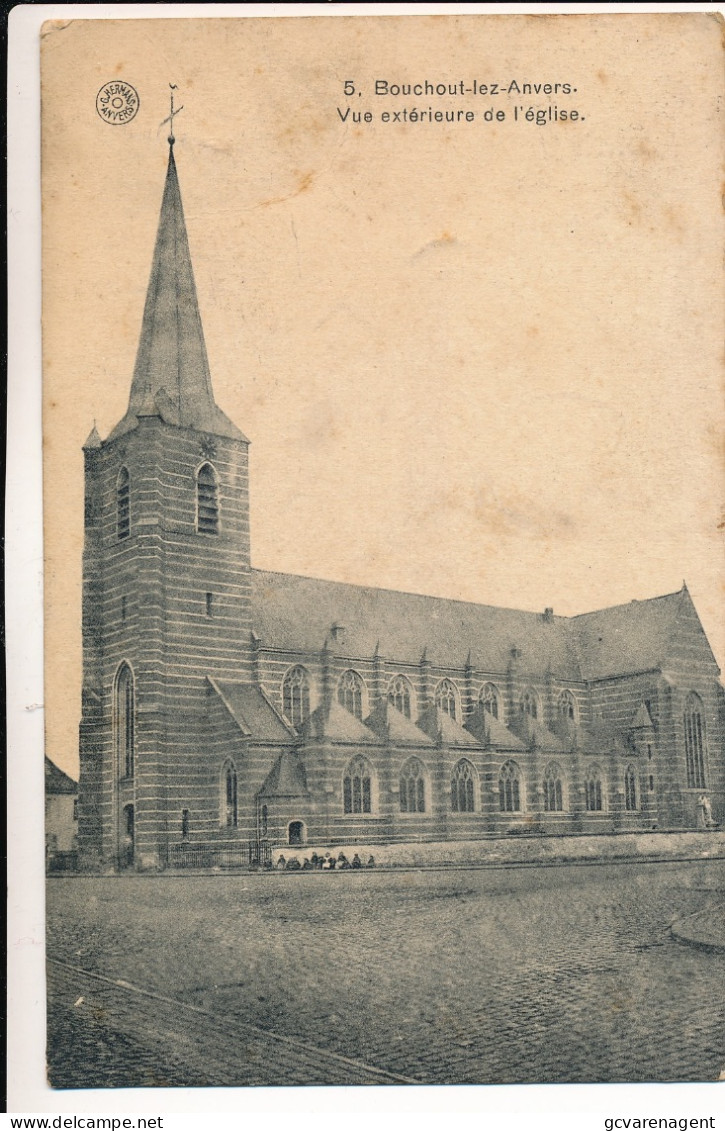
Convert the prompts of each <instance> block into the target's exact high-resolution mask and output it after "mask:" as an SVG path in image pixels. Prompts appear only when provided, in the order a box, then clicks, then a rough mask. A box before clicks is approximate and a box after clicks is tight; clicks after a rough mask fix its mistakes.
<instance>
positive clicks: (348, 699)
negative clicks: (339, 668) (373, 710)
mask: <svg viewBox="0 0 725 1131" xmlns="http://www.w3.org/2000/svg"><path fill="white" fill-rule="evenodd" d="M363 690H364V684H363V681H362V679H361V677H360V676H359V675H358V674H357V672H354V671H353V670H352V669H351V668H350V669H348V671H346V672H343V673H342V675H341V676H340V679H339V682H338V684H337V701H338V703H339V704H340V706H341V707H344V708H345V710H346V711H349V712H350V714H351V715H354V716H355V718H356V719H361V718H362V717H363Z"/></svg>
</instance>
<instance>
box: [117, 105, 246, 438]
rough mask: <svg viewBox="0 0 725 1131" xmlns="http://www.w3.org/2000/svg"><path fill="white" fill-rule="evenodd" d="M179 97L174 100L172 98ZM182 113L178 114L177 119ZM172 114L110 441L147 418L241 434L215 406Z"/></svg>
mask: <svg viewBox="0 0 725 1131" xmlns="http://www.w3.org/2000/svg"><path fill="white" fill-rule="evenodd" d="M172 98H173V94H172ZM178 112H179V111H178V110H177V111H173V102H172V114H176V113H178ZM173 124H174V123H173V116H172V118H171V131H170V136H169V139H168V140H169V165H168V170H167V173H166V184H165V186H164V196H163V200H162V202H161V216H160V219H159V228H158V233H157V236H156V246H155V248H154V257H153V262H152V266H151V278H150V280H149V286H148V291H147V294H146V305H145V307H144V314H143V323H142V326H141V338H140V341H139V346H138V353H137V355H136V365H135V368H134V373H133V381H132V384H131V396H130V398H129V403H128V411H127V412H126V415H125V417H124V418H123V420H122V421H121V422H120V424H118V425H117V426H116V428H115V429H114V431H113V432H112V433H111V438H113V437H115V436H117V435H119V434H120V433H121V432H126V431H127V430H128V429H129V428H133V427H135V424H136V419H135V418H138V417H140V416H160V417H161V418H162V419H163V420H165V421H166V423H168V424H174V425H177V426H179V427H184V428H197V429H200V430H202V431H208V432H213V433H216V434H217V435H222V436H234V437H237V438H239V437H241V436H242V433H241V432H240V431H239V429H238V428H237V427H236V426H235V425H234V424H232V422H231V421H230V420H229V419H228V417H226V416H225V415H224V413H223V412H222V411H221V409H220V408H218V407H217V405H216V403H215V401H214V393H213V391H212V386H211V376H210V373H209V362H208V359H207V354H206V345H205V343H204V331H203V329H202V325H201V316H200V314H199V304H198V301H197V297H196V284H195V283H194V272H193V269H192V266H191V255H190V254H189V241H188V239H187V235H186V224H185V222H184V210H183V207H182V204H181V192H180V190H179V179H178V176H177V172H176V162H175V160H174V140H175V139H174V135H173Z"/></svg>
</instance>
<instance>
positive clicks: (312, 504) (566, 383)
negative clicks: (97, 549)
mask: <svg viewBox="0 0 725 1131" xmlns="http://www.w3.org/2000/svg"><path fill="white" fill-rule="evenodd" d="M719 44H720V30H719V25H718V24H717V22H716V21H715V19H714V18H712V17H711V16H709V15H698V14H695V13H688V14H686V15H683V16H678V15H670V16H661V15H660V16H635V15H626V16H622V15H619V16H605V15H603V14H602V15H597V16H596V17H594V18H593V19H589V20H586V18H584V17H580V16H574V15H572V16H559V17H544V16H534V17H529V16H516V17H507V16H503V15H496V16H493V17H482V16H458V17H452V16H446V17H438V16H429V17H412V16H407V17H404V18H393V17H387V18H380V17H378V18H374V19H368V18H365V17H354V18H341V19H329V18H322V19H304V20H301V19H295V20H289V19H287V20H285V19H252V20H246V19H245V20H199V21H190V20H176V21H171V20H127V21H123V22H119V21H96V20H74V21H70V22H69V21H61V22H58V23H55V24H49V25H46V28H45V34H44V38H43V58H42V78H43V152H42V157H43V374H44V461H45V504H44V509H45V518H44V522H45V595H46V649H47V666H46V697H45V703H46V735H47V752H48V754H49V756H50V757H52V758H53V759H54V760H55V761H56V762H57V763H58V764H59V765H60V766H61V767H62V768H63V769H66V770H67V771H68V772H70V773H72V774H75V773H77V765H78V763H77V725H78V720H79V714H80V658H81V647H80V582H81V553H82V538H83V530H82V513H83V505H82V496H83V483H82V456H81V446H82V444H83V442H84V440H85V438H86V436H87V434H88V432H89V431H90V429H91V427H92V425H93V423H94V421H95V422H96V424H97V427H98V430H99V432H100V433H101V436H103V437H105V436H106V435H108V433H109V432H110V431H111V429H112V428H113V426H114V425H115V423H116V422H117V421H118V420H119V419H120V418H121V416H122V415H123V414H124V412H125V409H126V405H127V401H128V393H129V389H130V382H131V375H132V372H133V364H134V358H135V352H136V348H137V344H138V334H139V331H140V326H141V317H142V312H143V304H144V298H145V292H146V286H147V283H148V276H149V271H150V266H151V256H152V251H153V243H154V238H155V232H156V226H157V223H158V214H159V207H160V203H161V194H162V190H163V181H164V176H165V166H166V161H167V155H168V146H167V144H166V141H165V138H166V133H167V130H168V126H162V125H161V123H162V121H163V119H164V118H165V117H166V116H167V115H168V112H169V83H171V82H173V83H174V84H175V85H176V87H177V91H176V104H177V106H179V105H183V110H182V111H181V113H180V114H179V115H178V117H177V118H176V122H175V132H176V136H177V143H176V147H175V156H176V161H177V167H178V172H179V180H180V184H181V192H182V197H183V201H184V208H185V214H186V222H187V229H188V234H189V242H190V247H191V254H192V258H193V262H194V270H195V275H196V282H197V291H198V296H199V305H200V309H201V315H202V320H203V324H204V330H205V337H206V344H207V349H208V353H209V360H210V367H211V373H212V381H213V385H214V390H215V395H216V399H217V402H218V404H219V405H220V407H221V408H222V409H223V410H224V411H225V412H226V413H227V415H228V416H230V417H231V418H232V419H233V420H234V421H235V423H236V424H238V425H239V427H240V428H241V429H242V430H243V432H244V433H245V435H247V436H248V437H249V438H250V440H251V441H252V447H251V508H252V509H251V527H252V561H253V564H254V565H255V566H257V567H260V568H266V569H275V570H281V571H285V572H292V573H301V574H306V575H310V576H316V577H326V578H331V579H335V580H343V581H351V582H357V583H361V584H368V585H379V586H382V587H386V588H394V589H401V590H405V591H409V592H418V593H430V594H434V595H440V596H449V597H455V598H461V599H465V600H471V601H479V602H482V603H486V604H492V605H503V606H512V607H519V608H525V609H540V610H543V609H544V608H546V607H549V606H551V607H553V608H554V610H555V612H556V613H557V614H562V615H574V614H576V613H580V612H585V611H588V610H590V609H594V608H598V607H603V606H607V605H615V604H619V603H622V602H626V601H629V600H632V599H643V598H646V597H651V596H656V595H659V594H661V593H667V592H673V591H675V590H677V589H679V588H680V586H681V585H682V582H683V579H686V581H687V584H688V587H689V589H690V592H691V594H692V597H693V599H694V601H695V605H696V607H697V608H698V611H699V613H700V616H701V618H702V620H703V624H704V626H705V629H706V631H707V633H708V636H709V639H710V642H711V645H712V647H713V649H714V651H715V654H716V656H717V657H718V659H719V662H722V659H723V657H724V656H725V637H724V629H723V617H722V565H723V561H722V548H721V547H722V538H721V533H722V531H721V529H719V524H720V523H721V522H722V497H723V491H722V486H723V478H722V469H723V453H722V439H721V437H722V434H723V428H722V425H723V396H722V324H723V280H722V270H721V258H722V236H723V233H722V223H723V220H722V205H721V196H720V193H721V176H722V173H721V170H722V160H723V152H722V149H723V137H722V126H721V118H720V115H721V110H722V105H721V103H722V93H723V91H722V73H721V65H720V58H719V53H718V52H719ZM113 79H121V80H123V81H126V82H129V83H132V84H133V86H134V88H135V89H136V90H137V91H138V94H139V97H140V109H139V111H138V113H137V114H136V115H135V117H134V118H133V119H132V120H130V121H129V122H127V123H126V124H123V125H110V124H109V123H108V122H107V121H104V120H103V119H102V118H101V117H100V116H99V115H98V114H97V112H96V95H97V93H98V91H99V89H100V88H101V86H102V85H103V84H105V83H107V82H108V81H111V80H113ZM474 81H475V83H476V88H475V91H476V92H475V93H474V92H473V84H474ZM346 82H348V83H350V82H351V83H352V84H353V86H354V93H353V94H352V95H346V93H345V89H346V88H345V83H346ZM426 82H429V83H431V84H433V86H437V84H438V83H444V84H446V85H447V84H449V83H450V84H461V83H462V85H463V87H464V88H465V91H466V92H464V93H459V94H455V95H450V94H448V95H445V96H441V95H438V94H428V93H425V85H424V84H425V83H426ZM384 83H387V84H389V85H388V90H389V89H390V85H391V84H400V85H403V84H406V83H410V84H414V85H415V84H422V88H423V92H424V93H423V94H422V95H418V94H415V93H411V94H410V95H405V94H400V95H393V94H388V95H384V94H376V84H378V85H377V89H378V90H380V89H385V87H384V86H382V85H381V84H384ZM525 83H530V84H532V86H531V90H532V92H533V93H528V92H526V93H524V90H525V88H524V84H525ZM547 83H548V84H551V85H552V86H554V84H556V83H558V84H560V89H559V90H558V91H555V92H554V93H544V92H543V90H542V89H541V88H542V86H543V84H547ZM512 84H517V85H518V90H517V87H516V85H514V86H512ZM562 84H567V85H568V87H569V88H570V90H569V92H568V93H567V92H565V91H564V90H563V89H561V86H562ZM482 85H485V86H486V87H487V88H488V89H487V91H486V93H484V94H481V93H479V90H480V87H481V86H482ZM536 85H539V87H540V89H539V91H538V92H535V86H536ZM494 86H495V87H496V88H497V89H496V90H495V92H493V90H492V88H493V87H494ZM530 107H532V108H535V109H542V108H545V109H547V112H549V113H551V114H552V115H553V114H554V111H556V113H557V114H559V115H561V111H566V112H567V117H566V119H562V118H561V116H559V119H558V120H547V121H546V123H545V124H540V125H539V124H537V123H536V122H535V121H534V122H530V121H527V119H526V111H527V110H528V109H529V108H530ZM413 108H415V109H417V110H418V111H421V110H423V111H428V110H429V109H430V110H432V111H433V113H435V111H437V110H442V111H446V110H449V111H450V110H453V111H456V112H458V111H459V110H462V111H463V115H464V117H463V119H462V120H458V121H456V122H455V123H450V122H436V121H435V120H433V121H430V120H427V119H425V116H423V120H420V118H421V115H420V114H419V118H418V120H417V121H410V118H409V115H410V110H411V109H413ZM348 109H349V110H350V113H349V114H347V115H346V113H345V112H346V110H348ZM403 110H405V111H406V116H407V118H408V120H402V119H403V114H402V111H403ZM572 110H575V111H576V114H577V115H578V117H577V118H576V119H575V120H572V119H571V111H572ZM366 113H367V114H369V115H370V116H371V118H372V120H371V121H368V122H366V121H365V114H366ZM386 113H387V114H388V115H389V120H387V121H386V120H384V119H383V115H384V114H386ZM395 113H398V114H399V115H400V117H401V120H397V121H396V120H395V119H394V114H395ZM466 113H473V121H466V120H465V114H466ZM487 113H489V114H490V115H491V116H492V117H493V119H494V120H492V121H491V120H487V117H486V115H487ZM500 113H503V115H504V117H503V119H501V118H498V120H496V115H498V114H500ZM353 114H355V115H357V116H358V118H359V120H357V121H353V120H352V118H353ZM343 119H344V120H343ZM59 660H61V661H62V662H59Z"/></svg>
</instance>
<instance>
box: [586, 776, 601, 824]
mask: <svg viewBox="0 0 725 1131" xmlns="http://www.w3.org/2000/svg"><path fill="white" fill-rule="evenodd" d="M584 804H585V806H586V809H587V812H589V813H601V812H602V810H603V809H604V794H603V791H602V772H601V770H600V769H599V766H591V767H590V769H589V771H588V773H587V776H586V779H585V782H584Z"/></svg>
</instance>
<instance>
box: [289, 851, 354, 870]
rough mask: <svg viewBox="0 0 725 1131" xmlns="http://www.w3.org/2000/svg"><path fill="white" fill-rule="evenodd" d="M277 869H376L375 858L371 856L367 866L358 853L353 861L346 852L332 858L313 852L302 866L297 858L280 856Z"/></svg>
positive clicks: (328, 854) (328, 855)
mask: <svg viewBox="0 0 725 1131" xmlns="http://www.w3.org/2000/svg"><path fill="white" fill-rule="evenodd" d="M275 867H276V868H277V871H278V872H312V871H318V872H334V871H335V869H339V870H340V871H344V870H345V869H346V868H374V867H375V857H374V856H369V857H368V862H367V864H363V862H362V860H361V859H360V857H359V855H358V853H357V852H356V853H355V855H354V856H353V858H352V860H348V858H347V856H346V855H345V853H344V852H340V853H339V855H338V856H337V857H335V856H331V855H330V853H329V852H326V853H325V855H324V856H318V855H317V853H316V852H313V853H312V855H311V856H305V858H304V860H303V861H302V863H301V864H300V862H299V860H298V859H297V857H296V856H290V858H289V860H285V858H284V856H279V857H278V859H277V863H276V865H275Z"/></svg>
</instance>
